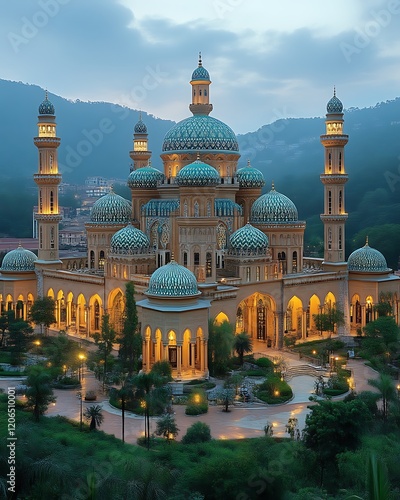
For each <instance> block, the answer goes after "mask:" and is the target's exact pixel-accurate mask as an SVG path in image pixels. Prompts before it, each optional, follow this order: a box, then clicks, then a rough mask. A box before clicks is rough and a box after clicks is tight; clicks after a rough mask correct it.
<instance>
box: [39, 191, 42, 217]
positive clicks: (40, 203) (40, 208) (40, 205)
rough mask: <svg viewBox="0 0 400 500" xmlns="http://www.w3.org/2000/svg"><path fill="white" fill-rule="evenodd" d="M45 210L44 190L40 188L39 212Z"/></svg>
mask: <svg viewBox="0 0 400 500" xmlns="http://www.w3.org/2000/svg"><path fill="white" fill-rule="evenodd" d="M42 210H43V197H42V190H41V189H39V213H40V214H41V213H42Z"/></svg>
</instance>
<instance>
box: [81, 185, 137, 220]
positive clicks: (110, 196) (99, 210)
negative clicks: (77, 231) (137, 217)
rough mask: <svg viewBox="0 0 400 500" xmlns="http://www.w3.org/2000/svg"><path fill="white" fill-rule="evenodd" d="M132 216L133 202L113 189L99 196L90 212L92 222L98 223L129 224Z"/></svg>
mask: <svg viewBox="0 0 400 500" xmlns="http://www.w3.org/2000/svg"><path fill="white" fill-rule="evenodd" d="M131 216H132V205H131V202H130V201H128V200H126V199H125V198H122V196H119V195H118V194H115V193H114V192H113V191H110V192H109V193H107V194H106V195H104V196H102V197H101V198H99V199H98V200H97V201H96V202H95V204H94V205H93V207H92V211H91V212H90V222H95V223H98V224H127V223H128V222H130V220H131Z"/></svg>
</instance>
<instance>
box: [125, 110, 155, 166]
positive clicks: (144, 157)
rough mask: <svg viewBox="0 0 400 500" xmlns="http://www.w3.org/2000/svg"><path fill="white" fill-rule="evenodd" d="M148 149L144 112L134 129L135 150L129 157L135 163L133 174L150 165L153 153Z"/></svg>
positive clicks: (140, 114)
mask: <svg viewBox="0 0 400 500" xmlns="http://www.w3.org/2000/svg"><path fill="white" fill-rule="evenodd" d="M148 149H149V148H148V134H147V127H146V125H145V124H144V123H143V122H142V112H141V111H140V113H139V121H138V122H137V123H136V125H135V128H134V129H133V150H132V151H130V152H129V156H130V157H131V158H132V161H133V165H132V166H131V172H132V171H133V170H137V169H138V168H142V167H146V166H147V165H148V163H149V159H150V157H151V151H149V150H148Z"/></svg>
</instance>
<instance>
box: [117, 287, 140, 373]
mask: <svg viewBox="0 0 400 500" xmlns="http://www.w3.org/2000/svg"><path fill="white" fill-rule="evenodd" d="M119 344H120V348H119V358H120V359H121V361H122V362H123V364H124V366H125V368H126V370H127V371H128V374H129V375H132V373H133V372H134V371H136V370H137V369H138V365H139V357H140V355H141V353H142V336H141V334H140V330H139V322H138V316H137V309H136V301H135V287H134V284H133V283H132V282H131V281H129V282H128V283H127V284H126V288H125V311H124V324H123V329H122V334H121V337H120V340H119Z"/></svg>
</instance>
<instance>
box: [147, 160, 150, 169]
mask: <svg viewBox="0 0 400 500" xmlns="http://www.w3.org/2000/svg"><path fill="white" fill-rule="evenodd" d="M147 166H148V167H151V158H149V162H148V164H147Z"/></svg>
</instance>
